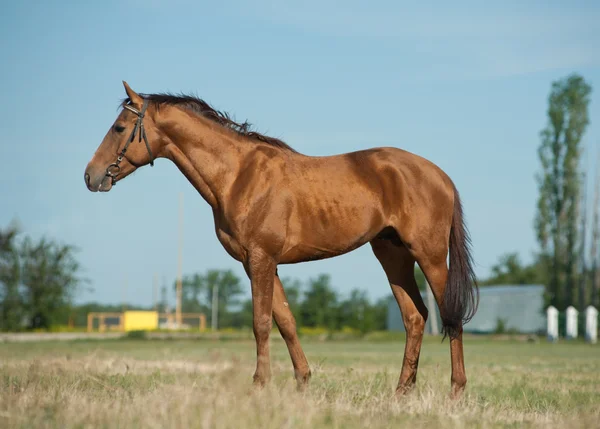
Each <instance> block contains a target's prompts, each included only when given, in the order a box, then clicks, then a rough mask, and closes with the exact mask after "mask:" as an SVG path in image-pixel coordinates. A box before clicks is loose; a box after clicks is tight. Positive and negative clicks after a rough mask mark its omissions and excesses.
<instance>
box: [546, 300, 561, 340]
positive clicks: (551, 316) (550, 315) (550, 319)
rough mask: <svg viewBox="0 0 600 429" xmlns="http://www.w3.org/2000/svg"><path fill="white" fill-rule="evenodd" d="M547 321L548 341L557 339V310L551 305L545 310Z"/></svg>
mask: <svg viewBox="0 0 600 429" xmlns="http://www.w3.org/2000/svg"><path fill="white" fill-rule="evenodd" d="M546 315H547V323H548V341H551V342H555V341H557V340H558V310H557V309H556V307H553V306H552V305H551V306H550V307H548V309H547V310H546Z"/></svg>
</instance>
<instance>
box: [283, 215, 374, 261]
mask: <svg viewBox="0 0 600 429" xmlns="http://www.w3.org/2000/svg"><path fill="white" fill-rule="evenodd" d="M383 227H384V225H383V222H382V217H381V216H369V217H368V218H363V217H362V216H359V217H357V218H355V219H348V220H345V221H340V222H335V221H329V222H326V223H324V222H322V221H319V220H317V219H313V222H305V223H304V225H302V228H298V229H295V228H290V229H289V230H288V231H289V234H288V237H287V240H286V246H285V249H284V252H283V253H282V255H281V258H280V263H284V264H292V263H298V262H306V261H314V260H319V259H326V258H332V257H334V256H338V255H342V254H344V253H348V252H350V251H352V250H355V249H357V248H358V247H360V246H362V245H363V244H365V243H368V242H369V241H371V240H372V239H373V238H374V237H375V236H377V234H378V233H379V232H380V231H381V230H382V228H383Z"/></svg>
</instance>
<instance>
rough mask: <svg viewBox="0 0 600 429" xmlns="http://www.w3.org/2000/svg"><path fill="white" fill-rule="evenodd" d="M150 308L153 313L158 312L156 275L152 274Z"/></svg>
mask: <svg viewBox="0 0 600 429" xmlns="http://www.w3.org/2000/svg"><path fill="white" fill-rule="evenodd" d="M152 306H153V307H154V311H158V274H157V273H154V281H153V284H152Z"/></svg>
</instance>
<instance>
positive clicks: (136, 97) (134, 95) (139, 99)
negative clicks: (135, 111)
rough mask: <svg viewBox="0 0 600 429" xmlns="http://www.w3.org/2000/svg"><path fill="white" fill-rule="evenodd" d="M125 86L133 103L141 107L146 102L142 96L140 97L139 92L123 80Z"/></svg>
mask: <svg viewBox="0 0 600 429" xmlns="http://www.w3.org/2000/svg"><path fill="white" fill-rule="evenodd" d="M123 86H124V87H125V92H126V93H127V96H128V97H129V99H130V100H131V103H132V104H134V105H136V106H138V107H140V108H141V106H142V104H143V102H144V100H143V99H142V97H140V96H139V95H138V94H137V92H135V91H134V90H133V89H131V87H130V86H129V85H128V84H127V82H125V81H123Z"/></svg>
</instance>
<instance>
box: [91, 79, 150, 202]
mask: <svg viewBox="0 0 600 429" xmlns="http://www.w3.org/2000/svg"><path fill="white" fill-rule="evenodd" d="M123 85H124V86H125V92H126V93H127V97H128V100H127V101H126V102H125V103H124V104H123V110H122V111H121V112H120V113H119V116H117V119H116V120H115V122H114V123H113V124H112V126H111V127H110V128H109V130H108V132H107V133H106V136H104V140H102V143H100V146H98V149H97V150H96V153H94V156H93V157H92V159H91V161H90V162H89V164H88V165H87V167H86V169H85V175H84V179H85V184H86V186H87V187H88V189H89V190H90V191H92V192H97V191H103V192H107V191H109V190H110V189H111V188H112V186H113V185H114V184H115V183H116V182H117V181H119V180H121V179H123V178H125V177H126V176H128V175H129V174H131V173H133V172H134V171H135V170H136V169H138V168H140V167H142V166H144V165H146V164H152V165H153V164H154V157H155V156H156V155H158V154H159V150H160V144H161V143H160V138H159V136H158V133H157V131H156V127H155V123H154V121H153V118H152V115H149V114H148V112H147V109H148V101H147V100H144V98H143V97H141V96H140V95H139V94H137V93H136V92H135V91H133V90H132V89H131V88H130V87H129V85H127V82H125V81H123Z"/></svg>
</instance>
